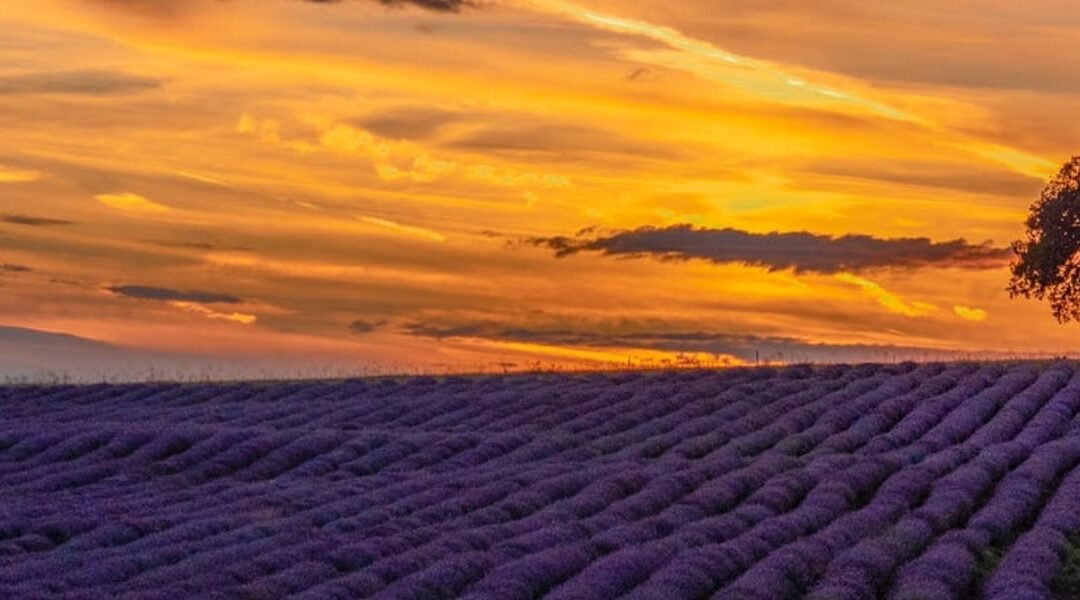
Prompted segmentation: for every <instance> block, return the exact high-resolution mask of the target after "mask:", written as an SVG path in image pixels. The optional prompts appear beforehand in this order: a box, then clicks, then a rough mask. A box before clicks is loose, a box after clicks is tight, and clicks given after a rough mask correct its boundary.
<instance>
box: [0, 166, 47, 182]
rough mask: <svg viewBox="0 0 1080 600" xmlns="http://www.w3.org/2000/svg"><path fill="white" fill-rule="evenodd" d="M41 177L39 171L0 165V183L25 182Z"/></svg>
mask: <svg viewBox="0 0 1080 600" xmlns="http://www.w3.org/2000/svg"><path fill="white" fill-rule="evenodd" d="M38 179H41V173H40V172H38V171H31V170H29V169H15V168H12V167H8V166H5V165H0V183H27V182H30V181H37V180H38Z"/></svg>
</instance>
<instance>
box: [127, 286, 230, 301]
mask: <svg viewBox="0 0 1080 600" xmlns="http://www.w3.org/2000/svg"><path fill="white" fill-rule="evenodd" d="M106 289H108V290H109V291H110V292H112V293H114V294H117V295H119V296H126V297H128V298H139V299H142V300H162V301H171V302H196V303H199V304H239V303H241V302H243V299H242V298H238V297H236V296H231V295H229V294H215V293H212V292H197V291H195V292H182V291H178V290H170V289H167V288H159V287H151V286H145V285H122V286H116V287H110V288H106Z"/></svg>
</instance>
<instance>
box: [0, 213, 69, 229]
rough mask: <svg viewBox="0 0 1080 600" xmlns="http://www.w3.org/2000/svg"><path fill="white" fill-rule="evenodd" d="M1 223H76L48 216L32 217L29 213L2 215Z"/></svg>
mask: <svg viewBox="0 0 1080 600" xmlns="http://www.w3.org/2000/svg"><path fill="white" fill-rule="evenodd" d="M0 223H8V224H10V225H23V226H25V227H60V226H64V225H74V224H75V222H74V221H67V220H64V219H50V218H47V217H32V216H29V215H17V214H7V215H0Z"/></svg>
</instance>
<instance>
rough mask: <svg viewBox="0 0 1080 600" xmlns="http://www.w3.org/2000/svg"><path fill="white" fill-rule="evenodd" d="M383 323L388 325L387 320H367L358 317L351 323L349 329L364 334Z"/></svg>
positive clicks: (376, 328) (374, 329)
mask: <svg viewBox="0 0 1080 600" xmlns="http://www.w3.org/2000/svg"><path fill="white" fill-rule="evenodd" d="M383 325H386V321H367V320H364V319H357V320H355V321H353V322H352V323H350V324H349V331H351V332H353V333H355V334H360V335H363V334H365V333H372V332H373V331H376V330H378V329H379V328H380V327H382V326H383Z"/></svg>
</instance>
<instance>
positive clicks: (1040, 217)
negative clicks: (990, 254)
mask: <svg viewBox="0 0 1080 600" xmlns="http://www.w3.org/2000/svg"><path fill="white" fill-rule="evenodd" d="M1026 225H1027V239H1025V240H1019V241H1016V242H1013V245H1012V248H1013V252H1015V253H1016V258H1015V259H1014V260H1013V263H1012V265H1011V268H1012V279H1011V280H1010V281H1009V287H1008V290H1009V296H1010V297H1014V298H1015V297H1017V296H1023V297H1025V298H1035V299H1037V300H1049V301H1050V308H1051V310H1052V311H1053V313H1054V318H1056V319H1057V320H1058V321H1059V322H1061V323H1065V322H1068V321H1080V156H1074V157H1073V158H1072V159H1071V160H1070V161H1069V162H1067V163H1065V166H1063V167H1062V168H1061V171H1059V172H1058V174H1057V176H1055V177H1054V179H1052V180H1051V181H1050V183H1049V184H1047V186H1046V188H1044V189H1043V191H1042V196H1041V197H1040V198H1039V200H1038V201H1037V202H1036V203H1035V204H1033V205H1032V206H1031V213H1030V214H1029V215H1028V218H1027V222H1026Z"/></svg>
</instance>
